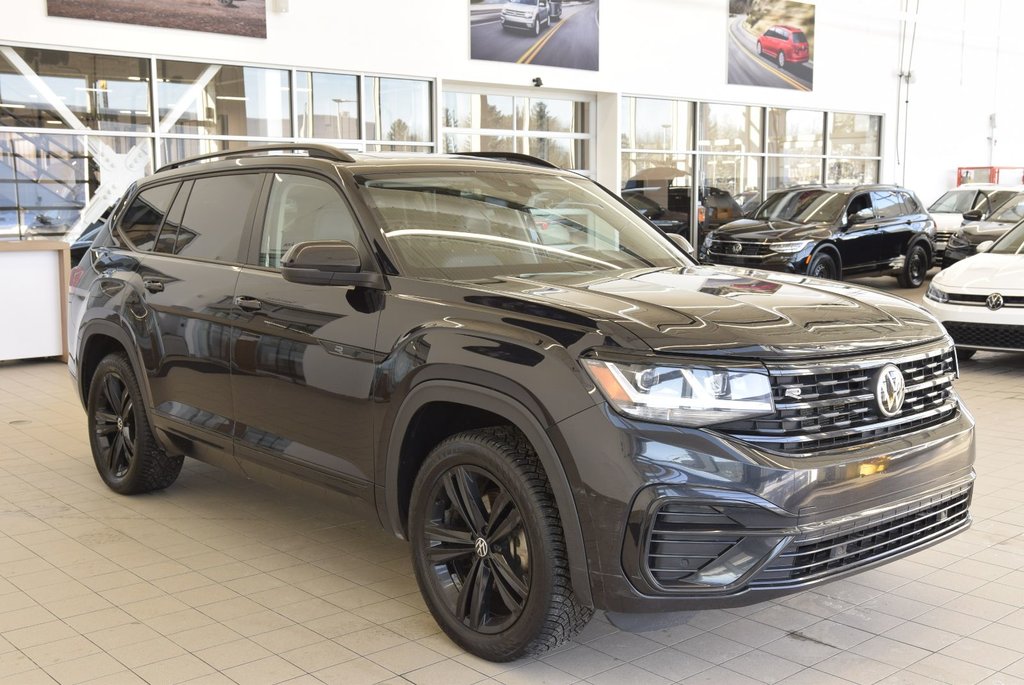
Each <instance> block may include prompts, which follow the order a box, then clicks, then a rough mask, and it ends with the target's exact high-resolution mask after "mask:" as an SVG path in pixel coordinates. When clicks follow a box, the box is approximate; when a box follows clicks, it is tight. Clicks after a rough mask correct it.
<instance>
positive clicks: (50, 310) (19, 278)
mask: <svg viewBox="0 0 1024 685" xmlns="http://www.w3.org/2000/svg"><path fill="white" fill-rule="evenodd" d="M70 272H71V257H70V251H69V246H68V244H67V243H63V242H60V241H54V240H21V241H9V242H8V241H0V361H6V360H10V359H31V358H36V357H61V358H62V359H67V336H66V335H65V330H66V326H67V323H66V322H67V301H68V298H67V293H68V278H69V274H70Z"/></svg>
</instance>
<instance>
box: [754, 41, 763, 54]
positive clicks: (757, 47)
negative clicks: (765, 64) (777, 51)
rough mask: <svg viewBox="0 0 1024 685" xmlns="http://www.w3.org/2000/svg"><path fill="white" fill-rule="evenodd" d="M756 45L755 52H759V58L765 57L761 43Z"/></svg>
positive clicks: (758, 42)
mask: <svg viewBox="0 0 1024 685" xmlns="http://www.w3.org/2000/svg"><path fill="white" fill-rule="evenodd" d="M754 45H755V46H756V47H755V48H754V50H756V51H757V56H758V57H763V56H764V48H762V47H761V41H757V42H756V43H754Z"/></svg>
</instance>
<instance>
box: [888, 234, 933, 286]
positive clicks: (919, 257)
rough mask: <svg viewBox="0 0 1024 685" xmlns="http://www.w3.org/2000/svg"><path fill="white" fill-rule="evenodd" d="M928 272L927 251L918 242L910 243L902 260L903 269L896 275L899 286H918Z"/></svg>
mask: <svg viewBox="0 0 1024 685" xmlns="http://www.w3.org/2000/svg"><path fill="white" fill-rule="evenodd" d="M927 274H928V252H927V251H926V250H925V249H924V247H923V246H922V245H921V244H920V243H918V244H916V245H912V246H911V247H910V250H908V251H907V256H906V259H904V260H903V269H902V270H901V271H900V272H899V273H898V274H897V275H896V280H897V281H898V282H899V284H900V287H901V288H919V287H921V284H922V283H924V278H925V276H926V275H927Z"/></svg>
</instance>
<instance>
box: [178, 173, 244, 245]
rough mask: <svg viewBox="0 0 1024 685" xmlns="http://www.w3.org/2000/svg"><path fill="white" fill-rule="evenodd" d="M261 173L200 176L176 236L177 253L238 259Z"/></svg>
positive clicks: (189, 198)
mask: <svg viewBox="0 0 1024 685" xmlns="http://www.w3.org/2000/svg"><path fill="white" fill-rule="evenodd" d="M262 180H263V176H262V175H260V174H236V175H226V176H210V177H208V178H197V179H196V180H195V184H194V185H193V186H192V192H191V194H189V197H188V205H187V206H186V207H185V216H184V219H183V220H182V222H181V226H180V227H179V228H178V233H177V237H176V239H175V254H180V255H181V256H183V257H195V258H196V259H212V260H216V261H219V262H235V261H238V248H239V245H240V244H241V240H242V233H243V232H244V231H245V228H246V221H248V219H249V212H250V209H251V207H252V204H253V200H254V199H255V197H256V192H257V190H258V189H259V187H260V183H261V181H262Z"/></svg>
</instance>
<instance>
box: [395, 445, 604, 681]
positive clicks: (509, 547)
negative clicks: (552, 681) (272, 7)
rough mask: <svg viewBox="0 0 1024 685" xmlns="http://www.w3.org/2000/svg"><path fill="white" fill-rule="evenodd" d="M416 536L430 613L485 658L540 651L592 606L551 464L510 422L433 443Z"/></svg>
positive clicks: (421, 479)
mask: <svg viewBox="0 0 1024 685" xmlns="http://www.w3.org/2000/svg"><path fill="white" fill-rule="evenodd" d="M409 541H410V543H411V548H412V549H411V551H412V558H413V568H414V569H415V571H416V581H417V583H418V584H419V587H420V591H421V592H422V593H423V599H424V601H425V602H426V604H427V607H428V608H429V609H430V613H431V614H432V615H433V616H434V619H435V620H436V621H437V623H438V625H439V626H441V629H442V630H444V632H445V633H446V634H447V635H448V637H450V638H451V639H452V640H453V641H454V642H455V643H457V644H458V645H460V646H462V647H463V648H464V649H465V650H466V651H468V652H470V653H471V654H474V655H476V656H479V657H481V658H484V659H489V660H491V661H511V660H513V659H517V658H519V657H521V656H524V655H526V654H540V653H542V652H545V651H547V650H549V649H552V648H554V647H556V646H558V645H560V644H562V643H564V642H566V641H567V640H569V639H571V638H572V637H573V636H574V635H576V633H578V632H579V631H580V630H581V629H582V628H583V626H585V625H586V624H587V621H589V620H590V617H591V615H592V614H593V609H591V608H590V607H585V606H583V605H582V604H580V602H579V600H578V599H577V597H576V594H575V592H573V588H572V581H571V579H570V577H569V558H568V552H567V551H566V545H565V537H564V534H563V532H562V525H561V520H560V517H559V511H558V507H557V505H556V504H555V498H554V495H553V494H552V492H551V485H550V483H549V482H548V480H547V476H546V474H545V471H544V468H543V466H542V465H541V463H540V459H539V457H538V456H537V453H536V451H535V450H534V449H533V446H532V445H531V444H530V442H529V441H528V440H527V439H526V437H525V436H524V435H523V434H522V433H520V432H519V431H518V430H516V429H515V428H512V427H511V426H497V427H493V428H481V429H477V430H471V431H466V432H464V433H458V434H456V435H453V436H451V437H449V438H447V439H446V440H444V441H443V442H441V443H440V444H439V445H437V446H436V447H435V448H434V449H433V450H431V452H430V454H429V455H428V456H427V458H426V460H425V461H424V462H423V464H422V466H421V467H420V470H419V472H418V473H417V474H416V481H415V483H414V484H413V489H412V497H411V501H410V503H409Z"/></svg>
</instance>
